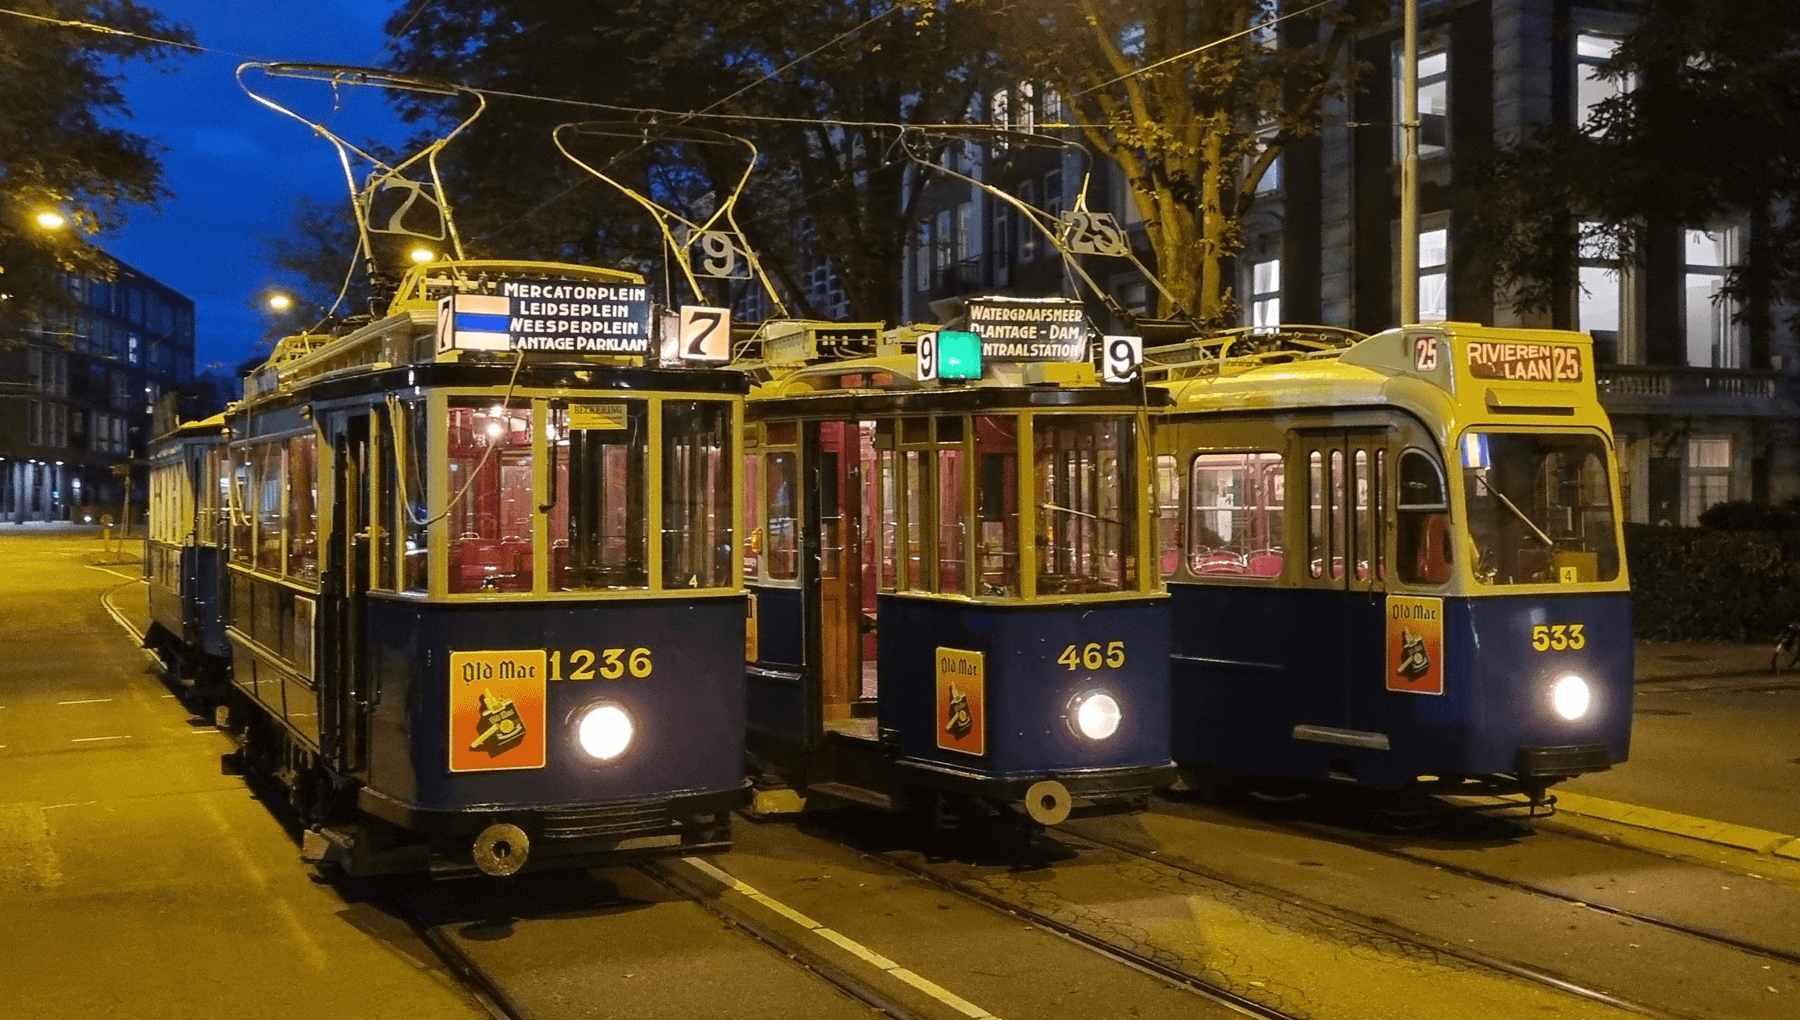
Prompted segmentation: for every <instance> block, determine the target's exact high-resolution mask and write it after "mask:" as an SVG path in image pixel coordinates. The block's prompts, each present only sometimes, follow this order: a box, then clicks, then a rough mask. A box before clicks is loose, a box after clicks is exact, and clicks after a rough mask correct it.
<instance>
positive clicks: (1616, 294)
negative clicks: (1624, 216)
mask: <svg viewBox="0 0 1800 1020" xmlns="http://www.w3.org/2000/svg"><path fill="white" fill-rule="evenodd" d="M1576 251H1577V256H1578V262H1579V267H1578V270H1577V282H1578V283H1579V284H1580V290H1579V292H1578V293H1577V294H1576V295H1575V328H1576V329H1578V330H1580V331H1582V332H1583V333H1587V334H1589V335H1591V336H1592V337H1593V338H1594V342H1595V345H1596V349H1599V350H1604V351H1606V352H1608V353H1610V354H1612V355H1614V356H1616V355H1617V352H1618V342H1619V322H1620V319H1621V317H1622V316H1621V312H1620V309H1621V307H1622V306H1621V304H1620V302H1621V301H1622V300H1623V298H1624V288H1623V287H1622V286H1621V280H1620V275H1619V262H1618V260H1617V259H1616V258H1614V257H1613V256H1614V255H1615V253H1616V248H1615V247H1614V245H1613V244H1612V243H1611V241H1610V239H1609V235H1608V233H1607V231H1606V228H1605V226H1604V225H1603V224H1600V223H1595V222H1584V223H1582V224H1581V236H1580V239H1579V240H1578V241H1577V242H1576Z"/></svg>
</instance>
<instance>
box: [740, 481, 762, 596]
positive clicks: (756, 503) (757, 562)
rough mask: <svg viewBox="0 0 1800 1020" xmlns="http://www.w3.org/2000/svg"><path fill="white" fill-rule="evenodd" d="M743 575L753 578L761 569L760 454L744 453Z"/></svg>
mask: <svg viewBox="0 0 1800 1020" xmlns="http://www.w3.org/2000/svg"><path fill="white" fill-rule="evenodd" d="M744 534H745V535H746V536H747V537H746V538H745V539H744V577H745V578H748V579H751V580H754V579H755V578H756V577H757V575H758V574H759V572H760V571H761V570H762V544H763V504H762V454H761V453H760V452H754V451H753V452H751V453H746V454H744Z"/></svg>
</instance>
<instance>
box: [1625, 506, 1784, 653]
mask: <svg viewBox="0 0 1800 1020" xmlns="http://www.w3.org/2000/svg"><path fill="white" fill-rule="evenodd" d="M1625 555H1626V557H1627V562H1628V563H1629V564H1630V567H1631V597H1632V611H1633V615H1634V617H1635V620H1636V630H1637V636H1638V637H1640V638H1653V639H1658V640H1664V641H1756V642H1760V641H1768V640H1772V639H1773V638H1774V635H1775V633H1776V632H1777V631H1779V630H1780V629H1781V628H1782V627H1783V626H1784V625H1786V624H1787V623H1788V622H1789V621H1790V620H1793V619H1795V618H1796V617H1800V529H1788V530H1784V531H1720V530H1713V529H1711V528H1658V527H1653V526H1650V525H1646V524H1627V525H1625Z"/></svg>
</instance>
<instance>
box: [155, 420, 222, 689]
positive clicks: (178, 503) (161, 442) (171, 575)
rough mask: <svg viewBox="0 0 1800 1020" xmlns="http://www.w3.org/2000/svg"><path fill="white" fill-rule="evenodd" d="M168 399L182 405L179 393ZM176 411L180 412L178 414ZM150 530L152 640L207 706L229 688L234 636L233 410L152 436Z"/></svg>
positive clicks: (174, 676) (175, 676)
mask: <svg viewBox="0 0 1800 1020" xmlns="http://www.w3.org/2000/svg"><path fill="white" fill-rule="evenodd" d="M167 406H168V407H169V408H170V409H172V408H173V407H174V398H173V397H171V398H169V401H168V404H167ZM171 418H172V416H171ZM149 454H150V456H149V463H150V518H149V519H150V531H149V535H148V536H147V537H146V539H145V542H144V579H145V581H146V582H147V589H148V600H149V609H150V629H149V630H148V631H147V632H146V633H145V634H144V646H145V647H146V648H149V649H151V650H153V651H155V652H156V653H157V655H158V656H159V657H161V658H162V660H163V662H164V663H165V664H166V665H167V667H168V676H169V678H170V679H171V680H174V681H175V682H176V684H177V685H178V686H179V687H180V688H182V689H183V690H184V692H185V693H187V694H189V695H191V696H192V697H193V699H194V701H195V702H196V703H197V704H198V705H201V706H205V705H209V704H216V703H218V702H219V701H220V699H222V698H223V697H224V696H225V693H226V691H227V690H228V687H229V680H230V675H231V643H230V642H229V641H227V640H226V638H225V619H226V606H225V602H224V600H223V598H222V593H223V592H224V590H225V588H224V585H223V584H222V581H223V578H224V562H223V560H222V559H221V557H220V551H219V547H220V534H219V531H220V526H221V524H222V522H223V517H222V516H221V515H222V513H223V510H224V493H223V490H222V489H221V488H220V485H219V479H221V478H223V477H224V475H225V472H224V461H225V416H224V415H222V414H216V415H213V416H212V417H211V418H207V419H205V420H204V421H194V422H184V423H181V424H178V425H174V426H173V427H171V428H169V429H167V430H166V431H164V432H163V433H162V434H161V435H158V436H156V437H155V438H154V439H152V440H151V443H150V449H149Z"/></svg>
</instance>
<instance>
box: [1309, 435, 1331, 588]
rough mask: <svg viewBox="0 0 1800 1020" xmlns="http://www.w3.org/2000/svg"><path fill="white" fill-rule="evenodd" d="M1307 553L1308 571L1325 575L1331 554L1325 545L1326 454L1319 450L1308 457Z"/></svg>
mask: <svg viewBox="0 0 1800 1020" xmlns="http://www.w3.org/2000/svg"><path fill="white" fill-rule="evenodd" d="M1306 503H1307V518H1306V553H1307V556H1308V557H1309V559H1310V564H1309V566H1308V569H1307V573H1308V574H1309V575H1311V576H1312V577H1324V576H1325V558H1326V557H1327V556H1329V555H1331V553H1330V550H1329V549H1327V548H1326V545H1325V455H1324V454H1322V453H1320V452H1319V451H1317V450H1314V451H1312V452H1311V453H1309V454H1307V458H1306Z"/></svg>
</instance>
